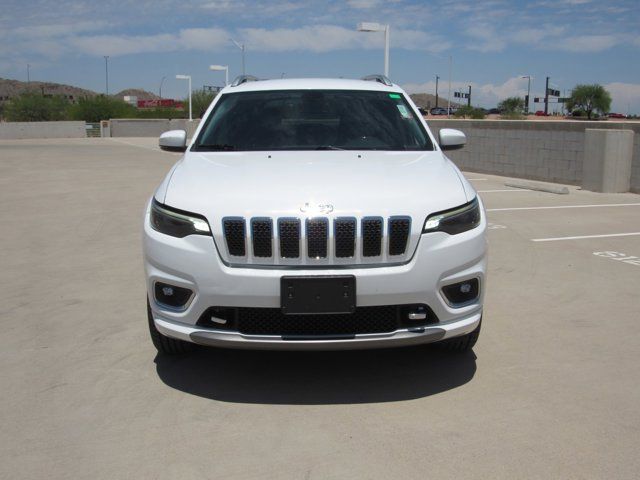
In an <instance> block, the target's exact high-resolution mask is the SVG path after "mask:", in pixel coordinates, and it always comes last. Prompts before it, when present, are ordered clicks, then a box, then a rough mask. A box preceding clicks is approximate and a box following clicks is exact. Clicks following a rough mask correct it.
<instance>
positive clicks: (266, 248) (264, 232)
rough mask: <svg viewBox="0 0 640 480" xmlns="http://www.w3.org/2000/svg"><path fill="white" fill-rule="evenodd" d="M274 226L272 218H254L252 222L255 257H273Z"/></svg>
mask: <svg viewBox="0 0 640 480" xmlns="http://www.w3.org/2000/svg"><path fill="white" fill-rule="evenodd" d="M272 225H273V224H272V223H271V219H270V218H254V219H252V220H251V240H252V242H253V256H254V257H262V258H265V257H270V256H271V255H272V245H271V238H272V237H273V226H272Z"/></svg>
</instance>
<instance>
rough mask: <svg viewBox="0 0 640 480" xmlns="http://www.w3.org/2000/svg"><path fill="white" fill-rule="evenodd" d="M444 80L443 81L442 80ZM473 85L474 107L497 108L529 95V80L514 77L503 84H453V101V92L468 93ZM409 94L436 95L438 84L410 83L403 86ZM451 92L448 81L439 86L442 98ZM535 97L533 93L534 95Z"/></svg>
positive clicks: (452, 98) (472, 98) (431, 82)
mask: <svg viewBox="0 0 640 480" xmlns="http://www.w3.org/2000/svg"><path fill="white" fill-rule="evenodd" d="M441 80H442V79H441ZM469 85H471V103H472V105H481V106H486V107H491V106H495V105H497V104H498V102H500V100H504V99H505V98H508V97H514V96H518V97H524V95H526V93H527V80H526V79H523V78H520V77H512V78H509V79H508V80H506V81H505V82H504V83H502V84H493V83H485V84H478V83H474V82H457V81H454V82H451V101H456V99H455V98H454V97H453V92H455V91H458V90H463V91H465V92H466V91H467V89H468V88H469ZM402 88H404V89H405V90H406V91H407V92H409V93H431V94H434V93H435V90H436V84H435V82H433V81H429V82H426V83H419V84H418V83H409V84H405V85H403V86H402ZM448 91H449V85H448V82H447V80H442V81H441V82H440V84H439V85H438V94H439V96H440V98H443V99H446V98H447V95H448ZM532 96H533V93H532Z"/></svg>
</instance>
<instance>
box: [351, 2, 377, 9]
mask: <svg viewBox="0 0 640 480" xmlns="http://www.w3.org/2000/svg"><path fill="white" fill-rule="evenodd" d="M381 4H382V0H347V5H349V6H350V7H351V8H357V9H362V10H368V9H371V8H374V7H378V6H380V5H381Z"/></svg>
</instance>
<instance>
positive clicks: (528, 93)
mask: <svg viewBox="0 0 640 480" xmlns="http://www.w3.org/2000/svg"><path fill="white" fill-rule="evenodd" d="M520 78H526V79H527V80H528V82H527V96H526V98H525V99H524V111H525V113H526V114H527V115H529V97H530V95H531V75H523V76H521V77H520Z"/></svg>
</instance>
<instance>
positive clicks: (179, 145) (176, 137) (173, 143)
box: [158, 130, 187, 152]
mask: <svg viewBox="0 0 640 480" xmlns="http://www.w3.org/2000/svg"><path fill="white" fill-rule="evenodd" d="M158 145H159V146H160V148H161V149H162V150H168V151H170V152H184V151H185V150H186V149H187V132H186V131H185V130H169V131H168V132H164V133H163V134H162V135H160V140H159V141H158Z"/></svg>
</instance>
